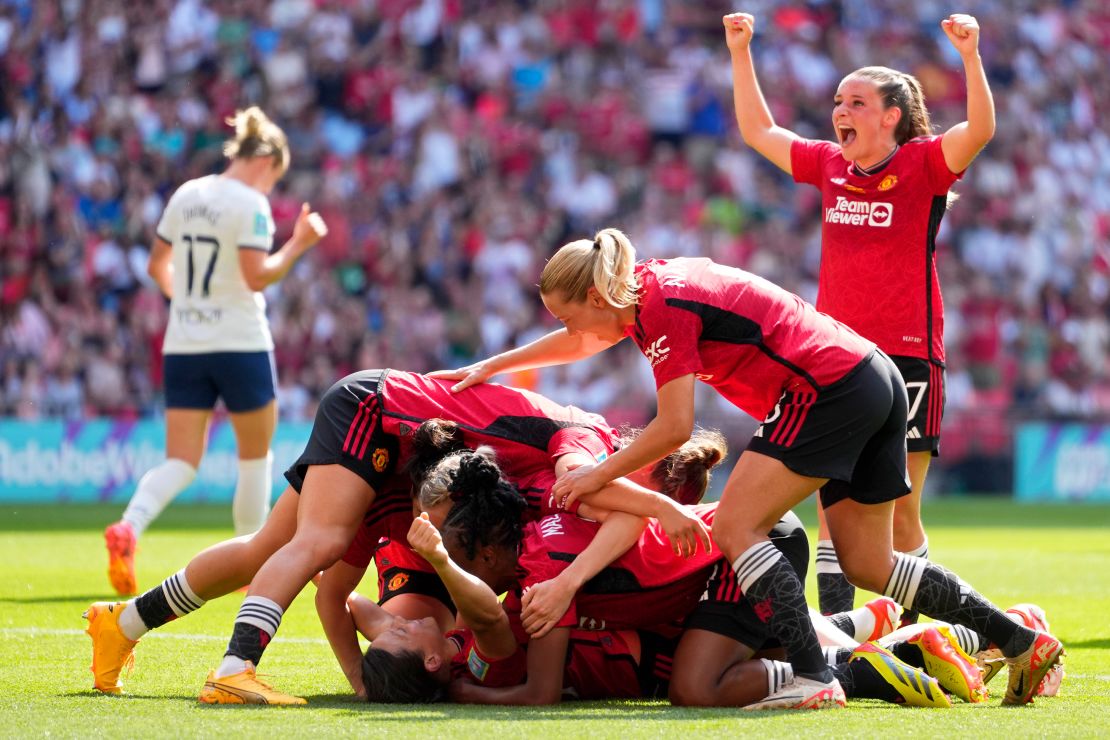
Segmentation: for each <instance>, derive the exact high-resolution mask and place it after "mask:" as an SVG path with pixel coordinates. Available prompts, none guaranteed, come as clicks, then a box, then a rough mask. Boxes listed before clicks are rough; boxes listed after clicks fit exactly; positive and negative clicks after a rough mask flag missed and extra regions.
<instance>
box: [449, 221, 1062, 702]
mask: <svg viewBox="0 0 1110 740" xmlns="http://www.w3.org/2000/svg"><path fill="white" fill-rule="evenodd" d="M540 294H541V298H542V299H543V301H544V304H545V305H546V306H547V309H548V310H549V311H550V312H551V314H552V315H553V316H555V318H557V319H558V320H559V321H561V322H562V323H563V324H564V328H563V329H561V330H558V331H555V332H552V333H551V334H548V335H547V336H545V337H542V338H540V339H538V340H536V341H535V342H532V343H531V344H528V345H526V346H524V347H520V348H517V349H514V350H510V351H508V352H505V353H503V354H500V355H497V356H495V357H492V358H490V359H487V360H484V361H481V362H479V363H476V364H474V365H470V366H468V367H465V368H462V369H460V370H456V371H452V372H449V373H445V375H447V376H451V377H454V378H457V379H459V380H460V382H458V383H456V385H455V386H454V387H455V388H456V389H459V390H461V389H463V388H465V387H468V386H471V385H473V384H474V383H477V382H480V381H482V380H485V379H486V378H488V377H490V376H492V375H495V374H497V373H499V372H505V371H512V370H521V369H526V368H532V367H542V366H545V365H551V364H558V363H565V362H572V361H574V360H577V359H581V358H584V357H588V356H590V355H593V354H596V353H597V352H599V351H601V350H602V349H605V348H606V347H609V346H611V345H613V344H616V343H617V342H619V341H621V340H622V339H624V338H625V337H628V336H631V337H632V338H633V341H634V342H635V343H636V345H637V346H638V347H639V348H640V350H641V351H642V352H643V353H644V355H645V357H646V358H647V360H648V362H649V363H650V364H651V366H652V368H653V371H654V375H655V382H656V387H657V389H658V390H657V395H658V411H657V415H656V417H655V418H654V419H653V420H652V421H651V422H650V423H649V424H648V425H647V427H646V428H645V429H644V432H643V433H642V434H641V435H640V436H639V438H638V439H636V441H634V442H633V443H632V444H630V445H629V446H628V447H625V448H623V449H621V450H619V451H617V452H616V453H615V454H613V455H611V456H609V457H608V458H607V459H605V460H603V461H601V462H600V463H598V464H596V465H589V466H583V467H580V468H578V469H576V470H573V471H571V472H569V473H568V474H567V475H565V476H563V477H562V478H561V479H560V480H559V481H558V482H557V483H556V484H555V487H554V489H553V491H554V493H555V495H556V496H557V497H562V498H565V499H567V500H568V501H570V500H573V499H575V498H577V497H578V496H581V495H584V494H588V493H591V492H593V491H596V490H598V489H599V488H600V487H602V486H604V485H605V484H606V483H607V482H608V481H609V480H611V479H612V478H614V477H617V476H621V475H625V474H627V473H628V472H631V471H632V470H636V469H637V468H639V467H641V466H643V465H645V464H647V463H649V462H652V461H654V460H657V459H659V458H660V457H662V456H664V455H666V454H667V453H668V452H670V451H671V450H672V449H674V448H675V447H677V446H678V445H679V444H681V443H682V442H684V441H685V440H686V439H687V438H688V437H689V434H690V430H691V429H692V427H693V423H694V382H695V380H699V379H700V380H702V381H703V382H706V383H708V384H710V385H711V386H713V387H714V388H716V389H717V390H718V392H720V393H721V394H722V395H723V396H724V397H725V398H727V399H728V400H730V401H731V402H732V403H734V404H735V405H736V406H738V407H739V408H740V409H741V410H744V411H746V412H747V413H749V414H751V415H752V416H754V417H755V418H761V419H763V423H762V424H761V425H760V427H759V428H758V429H757V430H756V432H755V434H754V435H753V437H752V439H751V441H750V442H749V443H748V447H747V449H746V450H745V451H744V452H743V453H742V454H741V455H740V459H739V460H738V461H737V463H736V466H735V467H734V468H733V471H732V474H731V475H730V476H729V479H728V482H727V483H726V484H725V489H724V493H723V495H722V498H721V507H720V509H719V511H718V512H717V519H716V521H715V523H714V526H713V536H714V539H715V540H716V544H717V545H718V546H719V547H720V548H721V550H722V551H723V552H724V553H725V555H726V556H727V557H728V559H729V561H730V562H731V563H732V566H733V569H734V570H735V572H736V574H737V577H738V582H739V584H740V587H741V589H742V590H743V592H744V594H745V597H746V598H748V599H749V600H750V601H751V602H752V603H753V604H761V605H763V607H762V608H763V610H764V613H765V614H766V615H767V624H768V626H769V628H770V630H771V633H772V635H773V636H774V637H775V638H776V639H777V640H778V641H779V643H780V644H781V645H782V646H783V648H784V649H785V650H786V651H787V654H788V656H789V657H790V662H791V664H792V665H793V669H794V676H795V678H794V681H792V682H791V684H790V685H789V686H785V687H783V691H782V693H781V695H780V696H781V698H782V699H783V701H782V703H781V704H778V705H776V704H775V703H774V702H768V703H766V704H765V705H766V706H768V707H773V706H787V707H790V706H797V705H799V704H805V705H809V706H812V705H826V706H839V705H841V704H842V703H843V693H842V691H841V688H840V686H839V684H838V683H837V682H836V680H835V679H834V678H833V676H832V674H831V673H830V672H829V670H828V667H827V666H826V665H825V664H824V661H823V659H822V656H821V648H820V645H819V644H818V641H817V637H816V635H815V634H814V631H813V625H812V624H811V622H810V618H809V614H808V612H807V608H806V603H805V595H804V593H803V590H802V584H801V582H800V581H799V580H798V577H797V575H796V573H794V571H793V569H791V568H790V567H789V566H788V564H787V563H786V562H785V560H784V559H783V558H782V557H781V555H779V554H778V552H777V551H776V550H775V549H774V547H773V546H772V545H771V544H770V543H769V542H768V541H767V532H768V530H770V528H771V526H772V525H773V524H774V523H775V522H776V521H778V520H779V518H780V517H781V516H782V515H783V514H785V513H786V512H787V511H789V510H790V508H791V507H792V506H794V505H795V504H797V503H799V502H800V501H802V500H804V499H805V498H806V497H808V496H809V495H810V494H811V493H813V492H814V491H815V490H817V489H818V488H823V490H822V494H821V496H822V499H823V502H824V504H825V507H826V518H827V520H828V525H829V530H830V532H831V533H832V536H833V538H834V539H835V540H836V541H837V543H838V544H839V545H840V546H841V548H840V554H841V562H842V563H844V564H845V565H846V568H845V570H846V572H847V574H848V577H849V578H850V579H851V580H852V581H853V582H854V583H856V584H857V585H862V586H863V587H865V588H868V589H870V590H873V591H877V592H881V593H883V594H884V595H886V596H890V597H891V598H893V599H894V600H895V601H897V602H899V603H900V604H901V605H902V606H903V607H905V608H915V607H916V608H917V609H918V610H919V611H920V612H921V613H923V614H927V615H929V616H931V617H934V618H935V619H941V620H944V621H947V622H951V623H954V624H963V625H966V626H969V627H971V628H973V629H975V630H976V631H977V632H979V633H982V634H984V635H986V636H987V637H988V638H989V639H990V640H991V641H992V642H994V643H995V644H996V645H998V646H999V647H1000V649H1001V650H1002V653H1003V655H1004V656H1006V659H1007V661H1008V662H1009V663H1010V666H1011V667H1010V676H1011V681H1010V688H1009V690H1008V692H1007V697H1006V701H1007V703H1024V702H1028V701H1029V700H1030V698H1031V697H1032V691H1033V688H1035V687H1036V685H1037V684H1039V683H1040V680H1041V678H1042V677H1043V675H1044V673H1046V672H1047V671H1048V670H1049V669H1050V668H1051V666H1052V665H1053V664H1054V663H1055V662H1056V661H1057V660H1058V659H1059V656H1060V654H1061V653H1062V652H1063V645H1062V644H1061V643H1060V642H1059V641H1058V640H1057V639H1056V638H1054V637H1052V636H1051V635H1048V634H1046V633H1041V632H1035V631H1033V630H1030V629H1028V628H1026V627H1022V626H1019V625H1016V624H1015V623H1014V622H1012V621H1010V620H1009V619H1007V618H1006V616H1005V614H1003V613H1002V612H1001V611H1000V610H999V609H997V608H996V607H995V606H994V605H992V604H991V603H990V602H988V601H987V600H986V599H985V598H983V597H982V596H981V595H980V594H978V593H977V592H975V591H974V590H972V589H971V588H969V587H968V586H967V584H966V583H964V582H962V581H960V579H959V578H957V577H956V576H955V575H954V574H952V573H950V572H949V571H947V570H945V569H943V568H941V567H939V566H937V565H934V564H932V563H930V562H929V561H928V560H924V559H922V558H917V557H914V556H911V555H906V554H904V553H896V552H895V551H894V549H893V547H892V545H891V529H892V524H891V520H892V517H893V508H894V504H893V502H894V500H895V499H897V498H899V497H901V496H903V495H905V494H907V493H909V490H910V487H909V484H908V481H907V480H906V445H905V428H906V413H907V407H908V402H907V397H906V391H905V385H904V383H903V382H902V378H901V376H900V375H899V374H898V370H897V368H896V367H895V365H894V363H893V362H892V361H891V360H890V358H888V357H887V356H886V355H885V354H884V353H883V352H882V351H880V350H878V349H877V348H876V347H875V345H874V344H873V343H871V342H869V341H867V340H865V339H863V338H862V337H860V336H859V335H858V334H856V333H855V332H853V331H852V330H851V329H849V328H848V327H847V326H845V325H844V324H841V323H840V322H838V321H836V320H835V319H832V318H830V317H828V316H827V315H825V314H822V313H819V312H818V311H816V310H815V309H814V308H813V307H812V306H810V305H809V304H807V303H805V302H804V301H802V300H801V299H800V298H798V297H797V296H795V295H793V294H791V293H788V292H786V291H785V290H783V289H781V288H779V287H778V286H776V285H774V284H772V283H770V282H768V281H766V280H763V279H762V278H759V277H757V276H755V275H752V274H751V273H748V272H745V271H743V270H739V269H734V268H728V267H723V266H720V265H717V264H715V263H713V262H712V261H710V260H707V259H676V260H649V261H647V262H644V263H642V264H637V263H636V253H635V249H634V248H633V246H632V244H631V243H630V242H629V240H628V238H627V237H626V236H625V235H624V234H623V233H621V232H620V231H617V230H615V229H604V230H602V231H601V232H599V233H598V234H597V236H596V237H595V238H594V239H592V240H587V239H583V240H579V241H575V242H571V243H570V244H567V245H565V246H564V247H562V248H561V249H560V250H559V251H558V252H557V253H556V254H555V255H554V256H553V257H552V258H551V260H550V261H549V262H548V263H547V265H546V267H545V268H544V270H543V273H542V274H541V276H540ZM799 696H801V698H800V699H798V698H797V697H799Z"/></svg>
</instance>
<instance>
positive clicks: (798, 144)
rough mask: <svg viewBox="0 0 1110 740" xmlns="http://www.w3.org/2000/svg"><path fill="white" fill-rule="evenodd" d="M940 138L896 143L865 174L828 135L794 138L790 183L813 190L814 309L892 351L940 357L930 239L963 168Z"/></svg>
mask: <svg viewBox="0 0 1110 740" xmlns="http://www.w3.org/2000/svg"><path fill="white" fill-rule="evenodd" d="M941 138H942V137H940V136H924V137H921V138H918V139H913V140H912V141H909V142H907V143H905V144H903V145H902V146H901V147H900V148H899V149H898V151H897V152H895V154H894V156H893V157H892V158H891V160H890V162H889V163H888V164H887V165H886V166H885V167H883V168H882V169H881V170H879V171H878V172H876V173H874V174H872V175H862V174H858V173H857V172H856V171H855V168H854V167H853V166H852V163H851V162H848V161H846V160H845V159H844V157H843V156H842V155H841V152H840V147H839V146H838V145H836V144H834V143H832V142H829V141H811V140H804V139H803V140H800V141H795V142H794V144H793V145H792V146H791V149H790V166H791V168H792V170H793V173H794V179H795V180H796V181H797V182H804V183H809V184H810V185H815V186H817V187H818V188H819V189H820V190H821V211H822V217H821V245H822V246H821V274H820V277H819V281H818V292H817V308H818V309H819V310H821V311H824V312H825V313H827V314H829V315H830V316H832V317H834V318H836V319H839V320H840V321H843V322H844V323H845V324H847V325H848V326H850V327H852V328H853V329H855V330H856V331H858V332H859V333H860V334H862V335H863V336H865V337H867V338H868V339H870V340H872V341H874V342H875V343H876V344H878V345H879V347H881V348H882V349H883V351H884V352H886V353H887V354H891V355H904V356H908V357H920V358H923V359H930V360H934V361H936V362H941V363H943V362H944V304H943V302H942V301H941V295H940V283H939V282H938V281H937V270H936V237H937V230H938V229H939V228H940V222H941V219H942V218H943V217H944V211H945V206H946V198H947V194H948V190H949V189H950V188H951V187H952V185H953V184H954V183H955V182H956V181H957V180H958V179H959V178H960V177H961V176H962V174H963V173H953V172H951V171H950V170H949V169H948V165H947V164H946V163H945V161H944V153H943V152H942V151H941V146H940V142H941Z"/></svg>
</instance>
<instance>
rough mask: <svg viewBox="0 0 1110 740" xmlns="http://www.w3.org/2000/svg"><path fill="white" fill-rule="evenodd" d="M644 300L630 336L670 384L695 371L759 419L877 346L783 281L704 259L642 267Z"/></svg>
mask: <svg viewBox="0 0 1110 740" xmlns="http://www.w3.org/2000/svg"><path fill="white" fill-rule="evenodd" d="M636 276H637V277H638V278H639V280H640V284H641V290H640V304H639V305H638V306H637V311H636V323H635V324H634V325H633V326H631V327H629V329H628V334H629V335H630V336H631V337H632V338H633V340H634V341H635V342H636V346H638V347H639V348H640V351H641V352H643V353H644V356H645V357H647V359H648V362H650V363H651V367H652V370H653V372H654V373H655V385H656V387H657V388H658V387H661V386H663V385H664V384H666V383H668V382H669V381H671V380H674V379H675V378H678V377H681V376H683V375H688V374H690V373H694V374H695V375H696V376H697V378H698V380H701V381H704V382H706V383H708V384H709V385H711V386H713V387H714V388H716V389H717V391H718V392H719V393H720V394H721V395H722V396H724V397H725V398H727V399H728V400H729V401H731V402H732V403H733V404H735V405H736V406H738V407H739V408H741V409H742V410H744V411H746V412H747V413H748V414H750V415H751V416H753V417H755V418H756V419H764V418H766V417H767V416H768V415H769V413H770V412H771V410H772V409H773V408H774V407H775V403H776V402H777V401H778V400H779V398H780V397H781V396H782V394H783V392H784V391H788V390H789V391H797V390H802V389H805V390H821V389H822V388H824V387H826V386H828V385H831V384H833V383H835V382H837V381H838V380H840V379H842V378H843V377H844V376H845V375H847V374H848V373H850V372H852V370H853V369H855V368H856V367H857V366H858V365H859V364H860V362H861V361H862V360H863V359H865V358H867V357H868V356H870V354H871V353H872V352H873V351H874V349H875V345H874V344H872V343H871V342H869V341H867V340H866V339H864V338H863V337H861V336H859V335H858V334H856V333H855V332H854V331H852V330H851V329H849V328H848V327H847V326H845V325H844V324H841V323H840V322H838V321H835V320H833V319H831V318H829V317H828V316H826V315H824V314H822V313H819V312H818V311H817V309H815V308H814V307H813V306H811V305H809V304H808V303H806V302H805V301H803V300H802V299H801V298H799V297H798V296H796V295H794V294H793V293H790V292H789V291H786V290H783V289H782V288H780V287H778V286H777V285H775V284H774V283H772V282H770V281H767V280H764V279H763V278H761V277H759V276H757V275H753V274H752V273H750V272H745V271H744V270H740V269H737V268H734V267H725V266H723V265H718V264H716V263H714V262H712V261H711V260H708V259H704V258H680V259H675V260H648V261H646V262H643V263H640V264H638V265H637V266H636Z"/></svg>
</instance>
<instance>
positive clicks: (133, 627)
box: [119, 599, 150, 640]
mask: <svg viewBox="0 0 1110 740" xmlns="http://www.w3.org/2000/svg"><path fill="white" fill-rule="evenodd" d="M119 631H120V632H122V633H123V636H124V637H126V638H127V639H128V640H138V639H139V638H140V637H142V636H143V635H145V634H146V633H147V632H150V629H149V628H148V627H147V626H146V622H144V621H143V618H142V617H140V616H139V610H138V609H136V608H135V600H134V599H131V601H128V602H127V604H126V605H125V606H124V607H123V611H122V612H120V615H119Z"/></svg>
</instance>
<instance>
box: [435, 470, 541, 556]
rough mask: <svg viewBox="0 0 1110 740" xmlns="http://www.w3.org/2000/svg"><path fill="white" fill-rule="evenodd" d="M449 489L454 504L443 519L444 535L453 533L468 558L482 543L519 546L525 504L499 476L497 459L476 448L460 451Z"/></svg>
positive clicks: (474, 553) (517, 547)
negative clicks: (482, 453)
mask: <svg viewBox="0 0 1110 740" xmlns="http://www.w3.org/2000/svg"><path fill="white" fill-rule="evenodd" d="M450 491H451V498H452V499H453V500H454V501H455V505H454V507H452V509H451V512H450V513H449V514H448V515H447V519H446V520H445V521H444V522H443V527H442V530H443V536H444V539H447V538H448V536H451V537H454V538H455V539H456V541H457V542H458V543H459V544H460V545H461V546H462V547H463V548H464V549H465V551H466V555H467V557H468V558H470V559H474V557H475V555H476V554H477V551H478V548H479V547H483V546H486V545H493V546H496V547H505V548H509V549H511V550H512V551H513V552H516V551H517V550H518V549H519V548H520V543H521V541H522V540H523V539H524V524H523V522H522V517H523V515H524V509H525V506H526V504H525V501H524V498H523V497H522V496H521V495H520V493H519V492H518V491H517V490H516V488H514V487H513V486H512V484H510V483H509V482H508V481H506V480H505V479H504V478H502V477H501V469H500V468H498V467H497V463H495V462H493V461H492V460H490V459H489V458H488V457H486V456H484V455H481V454H478V453H476V452H464V453H462V454H460V455H459V461H458V467H457V468H456V469H455V471H454V473H453V474H452V477H451V483H450ZM449 533H450V534H449Z"/></svg>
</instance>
